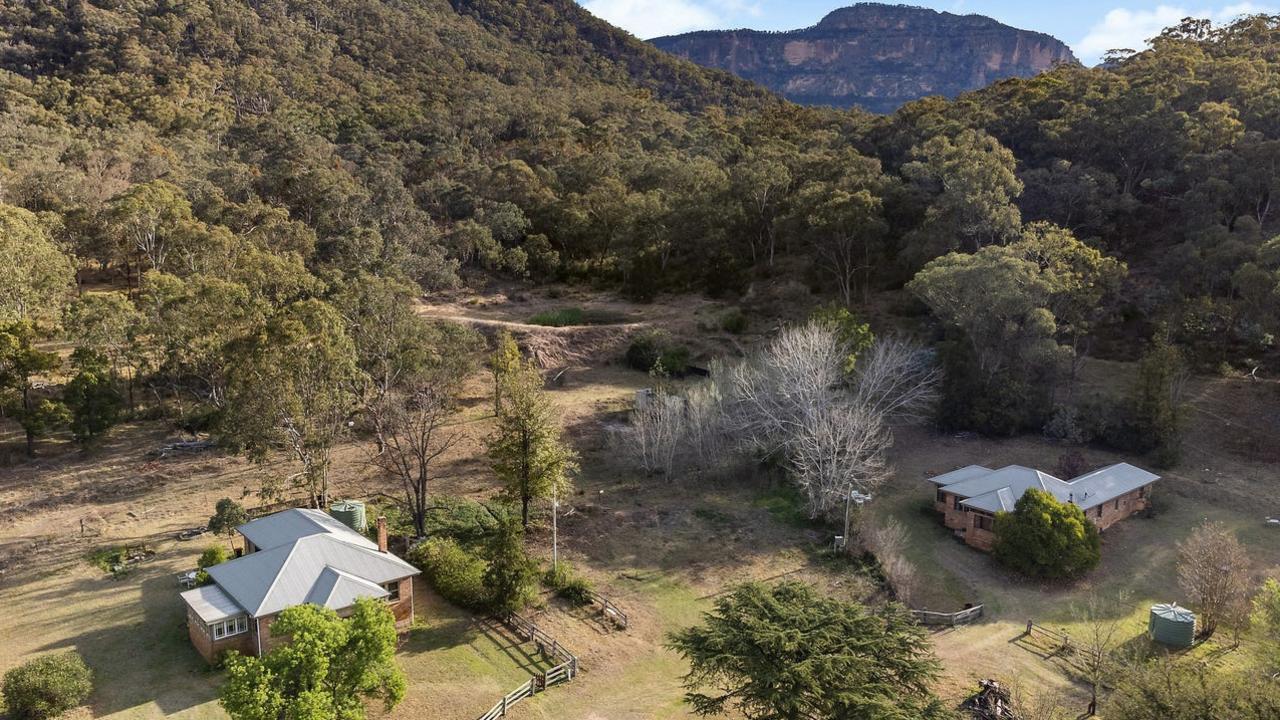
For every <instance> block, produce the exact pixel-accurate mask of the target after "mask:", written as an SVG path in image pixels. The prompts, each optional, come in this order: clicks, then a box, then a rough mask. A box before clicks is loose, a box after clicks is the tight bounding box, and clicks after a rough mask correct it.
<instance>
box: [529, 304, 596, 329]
mask: <svg viewBox="0 0 1280 720" xmlns="http://www.w3.org/2000/svg"><path fill="white" fill-rule="evenodd" d="M529 323H530V324H533V325H546V326H548V327H566V326H568V325H581V324H583V313H582V308H576V307H568V308H559V309H556V310H543V311H542V312H540V313H538V314H537V315H534V316H533V317H531V318H529Z"/></svg>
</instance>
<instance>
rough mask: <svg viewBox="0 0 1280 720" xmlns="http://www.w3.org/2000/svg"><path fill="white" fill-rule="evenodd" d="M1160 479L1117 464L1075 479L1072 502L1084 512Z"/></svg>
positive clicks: (1145, 472)
mask: <svg viewBox="0 0 1280 720" xmlns="http://www.w3.org/2000/svg"><path fill="white" fill-rule="evenodd" d="M1159 479H1160V476H1159V475H1156V474H1155V473H1149V472H1147V471H1146V470H1143V469H1142V468H1140V467H1135V466H1133V465H1130V464H1129V463H1116V464H1115V465H1108V466H1106V467H1104V468H1099V469H1097V470H1094V471H1093V472H1089V473H1085V474H1084V475H1081V476H1079V477H1077V478H1073V479H1072V480H1071V482H1070V485H1071V489H1072V490H1073V491H1074V493H1075V496H1074V497H1073V498H1072V500H1073V501H1074V502H1075V504H1076V505H1079V506H1080V508H1081V509H1082V510H1088V509H1089V508H1092V507H1096V506H1098V505H1100V504H1102V503H1104V502H1106V501H1108V500H1112V499H1114V498H1117V497H1120V496H1121V495H1124V494H1126V493H1130V492H1133V491H1134V490H1137V489H1138V488H1140V487H1142V486H1144V485H1150V484H1151V483H1153V482H1155V481H1156V480H1159Z"/></svg>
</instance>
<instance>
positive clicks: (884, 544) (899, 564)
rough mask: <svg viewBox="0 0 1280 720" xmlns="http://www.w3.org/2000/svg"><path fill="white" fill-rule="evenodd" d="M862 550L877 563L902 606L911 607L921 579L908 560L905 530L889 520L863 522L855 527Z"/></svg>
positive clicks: (888, 518)
mask: <svg viewBox="0 0 1280 720" xmlns="http://www.w3.org/2000/svg"><path fill="white" fill-rule="evenodd" d="M858 540H859V542H860V544H861V545H862V549H863V550H864V551H866V552H868V553H871V554H872V555H874V556H875V558H876V560H878V561H879V562H880V572H881V573H883V574H884V577H885V579H886V580H887V581H888V582H889V586H890V587H892V588H893V592H894V594H895V595H897V597H898V600H899V601H900V602H902V603H903V604H906V605H910V604H911V600H912V598H913V597H914V596H915V594H916V591H917V590H918V589H919V584H920V577H919V575H918V574H917V573H916V568H915V565H913V564H912V563H911V561H910V560H908V559H907V555H906V548H907V543H908V538H907V529H906V528H905V527H903V526H902V523H900V522H898V521H897V520H895V519H894V518H892V517H886V518H884V519H881V520H876V521H872V520H870V519H864V520H863V521H862V522H861V523H860V524H859V527H858Z"/></svg>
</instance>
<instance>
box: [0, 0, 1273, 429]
mask: <svg viewBox="0 0 1280 720" xmlns="http://www.w3.org/2000/svg"><path fill="white" fill-rule="evenodd" d="M1278 26H1280V20H1277V18H1274V17H1261V16H1259V17H1254V18H1249V19H1246V20H1242V21H1240V22H1238V23H1235V24H1232V25H1230V26H1226V27H1220V28H1219V27H1213V26H1210V25H1207V24H1204V23H1196V22H1191V23H1187V24H1185V25H1183V26H1181V27H1177V28H1172V29H1170V30H1169V31H1167V32H1166V33H1164V34H1163V35H1162V36H1161V37H1160V38H1158V39H1157V40H1156V41H1155V43H1154V45H1153V48H1152V49H1151V50H1149V51H1146V52H1143V53H1139V54H1137V55H1134V56H1132V57H1128V58H1117V59H1114V61H1113V62H1111V63H1110V64H1109V65H1108V67H1106V68H1092V69H1089V68H1083V67H1079V66H1061V67H1058V68H1056V69H1054V70H1052V71H1050V72H1046V73H1044V74H1041V75H1039V76H1037V77H1035V78H1032V79H1026V80H1008V81H1004V82H1001V83H998V84H996V85H994V86H992V87H990V88H987V89H985V90H982V91H980V92H977V93H973V94H968V95H963V96H961V97H960V98H959V99H957V100H955V101H947V100H945V99H941V98H930V99H925V100H921V101H917V102H914V103H910V104H908V105H906V106H904V107H903V108H902V109H901V110H899V111H898V112H896V113H895V114H893V115H891V116H886V117H874V116H870V115H867V114H865V113H862V112H859V111H853V112H843V113H842V112H837V111H835V110H831V109H823V108H804V107H799V106H796V105H793V104H790V103H787V102H785V101H783V100H781V99H778V98H776V97H774V96H772V95H770V94H769V93H767V92H765V91H763V90H760V89H759V88H755V87H752V86H751V85H750V84H748V83H746V82H745V81H741V80H738V79H735V78H732V77H730V76H728V75H727V74H725V73H721V72H713V71H706V70H703V69H700V68H698V67H697V66H695V65H693V64H692V63H688V62H685V61H682V60H678V59H675V58H672V57H669V56H666V55H664V54H663V53H661V52H660V51H658V50H656V49H653V48H652V47H649V46H647V45H645V44H643V43H641V42H639V41H637V40H635V39H634V38H632V37H630V36H628V35H627V34H626V33H623V32H621V31H619V30H616V29H613V28H611V27H609V26H608V25H606V24H604V23H602V22H600V21H599V20H596V19H594V18H592V17H591V16H590V15H589V14H588V13H586V11H584V10H582V9H581V8H580V7H578V6H577V5H576V4H575V3H573V2H570V0H555V2H547V3H503V2H497V1H496V0H472V1H469V2H463V1H462V0H456V1H455V2H454V3H452V4H451V3H448V2H445V1H444V0H424V1H422V2H413V3H402V2H391V1H390V0H386V1H374V2H355V1H354V0H348V1H346V2H329V3H317V2H282V1H277V2H262V3H256V4H252V5H250V4H245V3H240V2H230V1H228V0H192V2H188V3H185V4H182V5H170V4H167V3H163V2H159V1H152V0H139V1H138V2H132V3H128V4H117V3H109V2H99V3H86V2H79V1H77V2H29V3H24V4H8V5H5V6H3V8H0V90H2V92H3V95H0V157H3V158H4V164H3V165H2V166H0V210H2V211H3V217H2V218H0V221H3V222H4V227H5V229H6V234H5V239H6V245H5V246H4V247H3V248H0V250H3V255H4V257H5V258H27V257H35V256H39V257H42V258H47V261H46V262H42V263H39V264H38V266H37V268H38V271H34V272H27V273H25V274H23V273H20V274H17V275H11V276H0V282H4V283H6V286H5V290H6V293H7V294H8V295H7V296H8V297H11V298H15V299H14V300H12V301H11V302H8V303H5V304H4V305H3V306H0V314H2V317H0V321H21V322H26V321H30V322H34V323H35V324H36V325H37V326H38V327H39V328H40V332H41V333H44V334H45V335H46V336H47V335H48V334H50V333H64V334H67V333H69V334H71V335H72V336H73V337H72V338H71V339H72V341H73V342H76V343H82V342H83V343H91V344H94V345H95V347H97V346H102V344H103V343H106V342H107V341H106V340H104V339H103V338H104V335H103V334H104V333H106V332H107V329H106V328H104V327H96V329H95V330H94V331H93V332H92V333H90V332H89V330H88V329H86V326H85V323H86V322H87V320H86V318H93V319H94V321H95V322H98V323H99V324H101V323H102V322H105V320H104V319H103V317H104V316H103V315H102V313H105V312H107V310H108V308H103V307H94V308H88V307H87V306H88V305H94V304H95V303H97V302H99V301H98V300H97V299H95V297H94V296H92V295H86V296H85V298H78V299H77V298H76V297H75V295H74V292H73V288H74V282H73V280H74V279H75V278H76V277H78V278H79V279H81V280H85V279H89V278H94V279H100V280H105V281H109V282H112V283H115V284H118V285H121V286H126V287H127V288H128V289H129V294H128V300H127V301H125V302H123V303H115V304H114V305H112V307H111V308H109V309H110V311H111V312H112V313H114V315H112V316H111V318H110V319H111V320H112V324H111V332H112V333H115V335H114V337H115V339H114V340H112V341H111V343H109V344H108V345H107V346H102V347H99V348H98V349H100V350H102V351H103V352H106V351H107V350H110V351H111V352H113V353H117V354H119V355H118V357H117V358H116V360H117V361H118V362H125V361H126V359H127V360H128V362H129V363H132V364H134V365H136V366H137V367H136V370H137V374H138V376H139V377H145V378H147V379H148V382H151V383H153V384H159V385H163V386H165V387H166V388H168V389H167V390H166V392H167V393H168V394H169V396H170V397H172V398H175V399H176V398H186V401H184V402H183V403H180V406H181V407H182V408H184V410H183V411H184V412H188V411H190V410H191V408H193V407H195V408H201V409H203V410H209V411H212V412H215V413H216V412H218V411H219V410H220V408H221V407H222V405H223V403H224V402H225V394H224V393H225V390H226V387H225V386H226V383H227V381H228V380H227V375H228V373H229V371H230V369H231V368H232V367H234V365H235V361H234V357H235V354H236V353H237V352H242V351H243V346H244V341H245V340H246V338H249V337H253V336H256V334H257V333H259V332H261V331H263V330H264V328H266V327H268V326H269V324H270V322H271V321H272V320H273V319H279V318H280V317H281V315H282V314H287V313H290V312H293V310H291V308H295V306H297V305H298V303H300V302H319V303H322V304H324V305H327V306H333V308H335V310H336V311H338V312H342V313H346V316H347V322H348V323H350V327H349V329H350V331H351V332H353V333H355V332H356V331H357V330H358V329H359V327H360V323H361V322H362V321H361V313H363V312H366V311H369V307H366V306H367V305H370V304H371V305H372V306H375V307H376V306H378V303H376V302H374V299H375V298H370V297H368V296H367V293H369V292H374V293H375V294H376V292H382V293H386V294H390V295H391V296H395V297H400V298H401V299H403V297H404V296H406V295H411V294H413V292H415V288H417V287H425V288H429V289H430V288H440V287H447V286H449V285H451V284H453V283H455V282H456V281H457V278H458V273H459V272H460V270H462V269H465V268H473V269H480V270H483V271H485V272H490V273H499V274H503V275H507V276H512V277H520V278H529V279H532V280H534V281H548V280H564V281H570V282H585V281H590V282H593V283H597V284H601V285H604V286H606V287H614V288H617V289H620V290H621V291H622V292H624V293H626V294H628V295H630V296H632V297H635V298H639V299H644V298H649V297H652V296H653V295H654V294H655V293H658V292H663V291H689V290H696V291H704V292H708V293H712V294H718V295H726V294H727V295H735V294H739V293H744V292H746V291H747V290H748V289H749V288H750V287H751V285H752V283H753V282H754V281H755V280H756V279H757V278H759V277H761V276H772V277H784V278H792V279H796V280H800V281H802V282H803V283H805V284H806V285H807V286H808V287H809V288H811V289H812V290H814V291H815V292H817V293H818V294H819V295H825V296H833V297H836V298H838V299H839V301H841V302H842V303H844V304H847V305H854V304H856V303H857V302H859V301H864V300H866V299H868V298H870V297H871V296H872V294H873V293H875V292H877V291H881V290H886V289H889V290H897V289H900V288H903V287H904V286H905V287H907V288H908V289H909V291H910V292H911V294H913V295H915V296H916V297H917V298H919V299H920V300H922V301H924V302H926V304H930V303H931V302H932V304H936V305H937V306H938V307H937V308H935V311H937V309H938V308H947V309H954V308H957V307H972V308H979V309H981V310H982V311H981V312H979V311H978V310H974V312H973V313H972V314H971V315H969V316H966V317H964V318H959V317H952V318H951V319H950V320H949V321H948V322H947V323H943V325H945V326H947V327H945V333H946V337H947V338H948V340H947V342H948V343H950V345H948V347H952V348H964V347H969V348H970V351H969V352H968V353H964V352H960V353H959V354H953V356H952V357H953V363H954V364H953V365H952V367H951V370H952V372H951V373H950V375H949V377H951V378H956V379H960V380H966V379H967V380H966V382H968V381H972V382H974V383H977V386H971V385H968V384H966V383H964V382H962V383H960V384H958V385H957V386H956V390H955V397H957V398H972V397H981V398H984V399H990V400H991V401H992V402H994V403H996V404H997V405H999V407H995V408H986V409H985V410H984V411H983V412H982V413H980V414H979V415H978V416H976V417H975V416H972V415H965V416H964V417H958V418H952V422H953V424H959V425H978V426H982V427H984V428H985V429H998V430H999V431H1002V432H1007V431H1011V430H1015V429H1021V428H1038V427H1039V426H1040V425H1041V424H1043V422H1044V421H1045V419H1046V417H1047V416H1048V415H1049V414H1050V413H1051V412H1053V402H1054V393H1053V392H1052V389H1053V388H1054V387H1055V383H1056V382H1057V381H1058V380H1059V379H1061V378H1063V377H1069V375H1064V374H1063V367H1064V366H1063V364H1062V363H1063V362H1064V360H1066V359H1068V358H1077V357H1079V356H1080V355H1081V354H1083V353H1085V352H1088V351H1090V350H1093V351H1095V352H1097V351H1105V352H1110V353H1114V354H1121V355H1126V356H1132V355H1133V354H1134V353H1135V352H1136V351H1137V350H1138V349H1139V348H1141V346H1142V345H1143V343H1145V342H1146V341H1147V340H1148V339H1150V338H1152V337H1159V338H1164V339H1169V340H1171V341H1172V342H1174V343H1175V344H1178V345H1181V346H1182V347H1184V348H1186V349H1188V350H1189V351H1191V352H1192V355H1193V358H1192V359H1193V360H1194V361H1195V362H1196V363H1197V365H1199V366H1200V367H1202V368H1217V367H1220V366H1234V367H1238V368H1243V369H1251V368H1252V367H1254V366H1256V365H1257V364H1259V363H1267V362H1269V361H1271V360H1272V359H1273V358H1274V357H1275V348H1276V343H1275V337H1276V333H1277V332H1280V295H1277V291H1276V289H1277V286H1278V285H1280V274H1278V273H1280V249H1278V246H1277V245H1276V243H1277V240H1275V238H1276V236H1277V230H1278V225H1277V212H1276V211H1274V210H1273V205H1274V202H1273V198H1274V197H1275V196H1276V192H1277V189H1278V188H1280V120H1277V118H1280V81H1278V80H1277V72H1278V71H1280V57H1277V54H1276V50H1275V48H1276V47H1277V46H1280V44H1278V43H1277V39H1280V37H1278V36H1280V30H1278V29H1277V28H1278ZM1049 258H1056V259H1055V260H1053V261H1052V262H1051V261H1050V259H1049ZM1123 262H1127V263H1128V271H1127V272H1126V271H1125V270H1124V268H1123V265H1122V263H1123ZM11 264H16V260H15V261H14V263H11ZM77 270H78V272H77ZM924 270H929V272H928V273H924V274H923V278H924V280H927V281H928V282H924V281H920V282H916V283H911V284H908V283H909V282H910V281H912V279H913V278H917V280H920V278H919V277H917V276H918V275H920V274H921V273H922V271H924ZM1086 270H1087V272H1086ZM966 274H972V275H973V277H974V278H976V279H980V280H982V281H983V282H984V283H988V284H987V285H983V284H979V283H974V282H965V283H959V282H953V281H955V280H956V279H957V278H960V277H963V276H965V275H966ZM1028 278H1033V279H1034V280H1035V282H1030V281H1029V280H1028ZM1080 278H1085V279H1080ZM966 288H968V289H973V290H974V291H981V292H983V293H985V295H984V298H985V297H994V296H997V295H999V294H1000V293H1009V294H1008V295H1007V296H1005V295H1000V297H1002V299H1003V300H1004V301H1005V304H1003V305H993V304H990V303H986V302H979V301H977V300H982V298H978V299H977V300H975V298H972V297H961V296H959V295H957V294H956V293H958V292H959V291H960V290H963V289H966ZM1014 289H1018V291H1017V292H1012V290H1014ZM944 290H945V292H944ZM383 300H387V298H383ZM113 302H114V301H113ZM90 309H92V310H93V312H92V313H90V312H89V310H90ZM906 309H911V308H910V307H907V308H906ZM997 311H998V312H997ZM307 312H308V317H311V318H312V319H313V320H314V319H315V318H316V317H319V316H317V315H315V313H313V312H312V311H311V310H308V311H307ZM95 313H96V314H95ZM1000 313H1007V315H1001V314H1000ZM321 314H322V313H321ZM211 315H215V316H219V317H223V318H226V321H225V322H223V323H219V324H217V325H216V326H210V325H209V324H207V323H205V322H203V318H206V317H209V316H211ZM940 330H942V328H940ZM91 336H92V337H91ZM1112 341H1114V342H1112ZM966 343H967V345H966ZM238 348H239V349H238ZM984 348H999V349H1001V350H1003V351H1005V352H1007V356H1001V357H996V356H992V357H987V356H983V355H982V354H981V353H979V355H980V356H978V357H974V356H972V352H976V351H978V350H983V349H984ZM126 349H127V350H128V352H129V353H130V354H129V355H128V358H126V357H125V355H124V354H121V353H124V352H125V350H126ZM957 352H959V351H957ZM975 368H976V369H980V370H981V372H980V373H979V372H977V371H976V370H975ZM1002 388H1004V389H1003V390H1002ZM1018 388H1030V389H1032V390H1034V392H1032V391H1025V392H1024V391H1020V390H1018ZM26 397H35V396H33V395H31V394H30V393H28V394H27V396H26ZM993 418H997V419H998V422H996V421H993Z"/></svg>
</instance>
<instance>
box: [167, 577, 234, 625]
mask: <svg viewBox="0 0 1280 720" xmlns="http://www.w3.org/2000/svg"><path fill="white" fill-rule="evenodd" d="M179 597H181V598H182V600H183V601H184V602H186V603H187V605H188V606H190V607H191V609H192V610H195V611H196V615H198V616H199V617H200V619H201V620H203V621H204V622H205V624H208V623H212V622H217V621H219V620H226V619H227V618H229V617H235V616H237V615H244V614H245V609H244V608H242V607H240V606H239V605H238V604H236V601H235V600H232V599H231V596H230V595H227V594H226V593H225V592H223V591H222V588H220V587H218V586H217V585H204V586H201V587H198V588H195V589H194V590H188V591H186V592H184V593H182V594H181V595H180V596H179Z"/></svg>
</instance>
